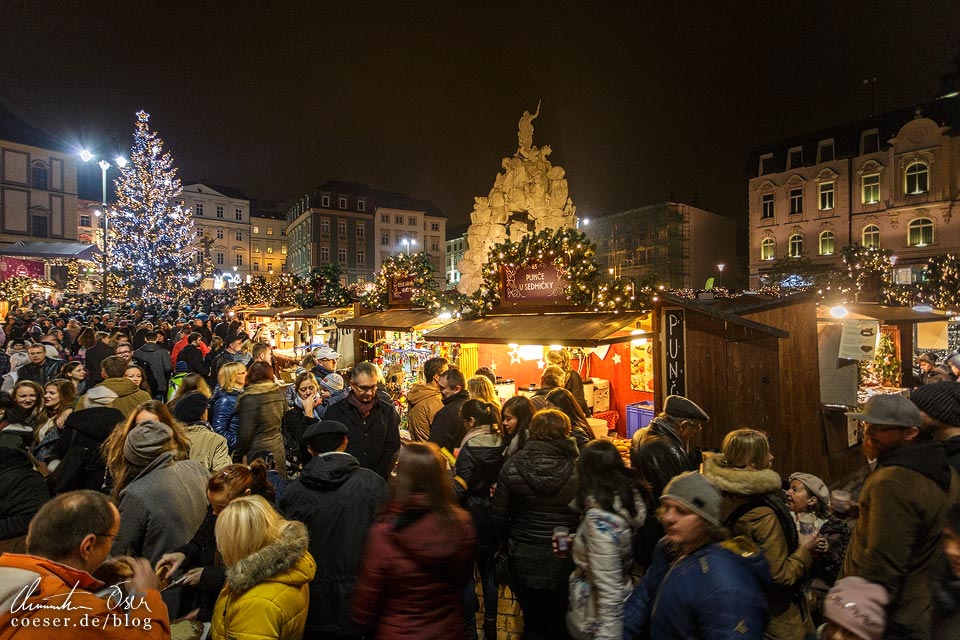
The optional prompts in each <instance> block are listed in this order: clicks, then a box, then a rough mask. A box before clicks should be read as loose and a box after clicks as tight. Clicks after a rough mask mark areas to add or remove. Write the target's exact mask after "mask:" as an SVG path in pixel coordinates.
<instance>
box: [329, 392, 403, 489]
mask: <svg viewBox="0 0 960 640" xmlns="http://www.w3.org/2000/svg"><path fill="white" fill-rule="evenodd" d="M323 417H324V419H325V420H336V421H337V422H342V423H343V424H345V425H347V453H349V454H350V455H352V456H353V457H354V458H356V459H357V462H359V463H360V466H361V467H364V468H367V469H372V470H373V471H376V472H377V473H379V474H380V477H382V478H384V479H386V478H389V477H390V472H392V471H393V466H394V464H396V462H397V455H398V454H399V453H400V416H399V415H398V414H397V412H396V411H395V410H394V408H393V405H392V404H390V403H388V402H384V401H383V400H377V401H376V402H374V404H373V410H372V411H371V412H370V415H368V416H367V417H366V418H364V417H363V416H362V415H361V414H360V410H359V409H357V407H355V406H354V405H353V404H352V403H351V402H350V396H347V397H346V398H344V399H343V400H341V401H340V402H338V403H336V404H335V405H332V406H331V407H330V408H329V409H327V411H326V413H324V414H323Z"/></svg>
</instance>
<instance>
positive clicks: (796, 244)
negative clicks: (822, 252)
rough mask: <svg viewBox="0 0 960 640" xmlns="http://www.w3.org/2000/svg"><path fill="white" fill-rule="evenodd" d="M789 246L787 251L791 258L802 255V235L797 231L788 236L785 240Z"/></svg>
mask: <svg viewBox="0 0 960 640" xmlns="http://www.w3.org/2000/svg"><path fill="white" fill-rule="evenodd" d="M787 245H788V247H789V249H788V252H789V256H790V257H791V258H799V257H801V256H803V236H802V235H800V234H799V233H795V234H793V235H792V236H790V240H788V241H787Z"/></svg>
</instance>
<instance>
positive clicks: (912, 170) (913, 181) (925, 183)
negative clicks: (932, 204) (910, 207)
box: [904, 162, 930, 196]
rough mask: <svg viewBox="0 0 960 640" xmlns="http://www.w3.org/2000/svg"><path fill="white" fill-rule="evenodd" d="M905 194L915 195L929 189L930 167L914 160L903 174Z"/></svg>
mask: <svg viewBox="0 0 960 640" xmlns="http://www.w3.org/2000/svg"><path fill="white" fill-rule="evenodd" d="M904 177H905V178H906V185H905V186H906V190H907V195H910V196H912V195H917V194H919V193H926V192H927V191H929V190H930V168H929V167H927V165H926V164H924V163H923V162H914V163H913V164H911V165H910V166H909V167H907V170H906V172H905V174H904Z"/></svg>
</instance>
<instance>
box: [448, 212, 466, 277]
mask: <svg viewBox="0 0 960 640" xmlns="http://www.w3.org/2000/svg"><path fill="white" fill-rule="evenodd" d="M469 228H470V225H468V224H464V225H460V226H459V227H454V228H453V229H450V230H449V231H447V258H446V268H445V269H444V272H445V273H446V284H447V286H448V287H456V286H457V285H458V284H460V269H458V268H457V265H458V264H460V261H461V260H463V254H464V253H466V252H467V249H468V248H469V247H468V246H467V229H469Z"/></svg>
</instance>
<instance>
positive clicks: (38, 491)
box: [0, 447, 50, 611]
mask: <svg viewBox="0 0 960 640" xmlns="http://www.w3.org/2000/svg"><path fill="white" fill-rule="evenodd" d="M49 499H50V494H49V493H48V492H47V485H46V484H44V482H43V476H42V475H40V472H38V471H37V470H36V469H34V468H33V463H32V462H31V461H30V458H29V456H28V455H27V453H26V452H25V451H23V450H21V449H9V448H7V447H0V540H10V539H12V538H19V537H20V536H25V535H27V527H28V526H29V525H30V520H31V519H32V518H33V516H34V515H36V513H37V511H39V510H40V507H42V506H43V503H45V502H46V501H47V500H49ZM7 611H9V609H7Z"/></svg>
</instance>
